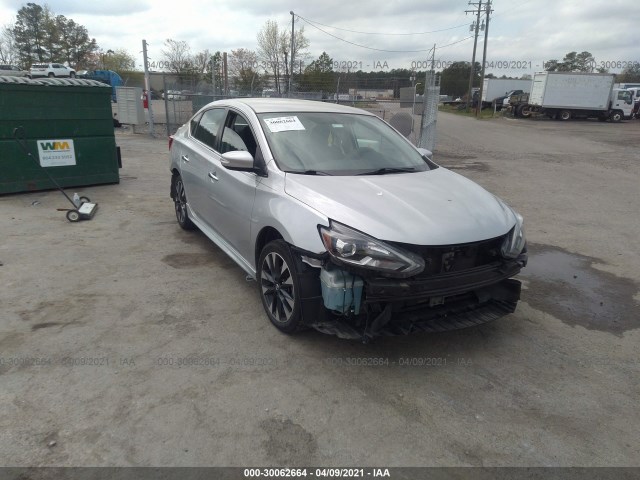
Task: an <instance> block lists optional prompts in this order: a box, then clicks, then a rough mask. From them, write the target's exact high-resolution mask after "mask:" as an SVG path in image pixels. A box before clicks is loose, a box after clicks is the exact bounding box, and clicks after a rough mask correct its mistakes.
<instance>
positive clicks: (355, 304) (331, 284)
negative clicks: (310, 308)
mask: <svg viewBox="0 0 640 480" xmlns="http://www.w3.org/2000/svg"><path fill="white" fill-rule="evenodd" d="M320 284H321V285H322V300H323V302H324V306H325V307H327V308H328V309H329V310H332V311H337V312H340V313H347V312H350V311H351V312H353V313H355V314H356V315H357V314H358V313H360V302H361V300H362V288H363V286H364V281H363V280H362V278H360V277H358V276H356V275H352V274H350V273H349V272H345V271H344V270H340V269H338V268H334V269H331V270H327V269H326V268H323V269H322V271H321V272H320Z"/></svg>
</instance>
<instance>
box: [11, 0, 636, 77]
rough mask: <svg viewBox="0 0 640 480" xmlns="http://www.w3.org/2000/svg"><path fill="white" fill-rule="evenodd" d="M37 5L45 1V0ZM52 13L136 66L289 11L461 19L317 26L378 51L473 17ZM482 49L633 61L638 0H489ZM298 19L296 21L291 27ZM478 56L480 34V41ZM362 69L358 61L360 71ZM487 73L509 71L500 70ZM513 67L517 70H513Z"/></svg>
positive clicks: (460, 47) (462, 0)
mask: <svg viewBox="0 0 640 480" xmlns="http://www.w3.org/2000/svg"><path fill="white" fill-rule="evenodd" d="M23 3H24V2H20V1H17V0H0V18H2V19H5V20H4V22H3V23H8V22H12V21H13V20H12V17H14V16H15V14H16V12H17V10H18V9H19V8H20V6H22V5H23ZM43 3H44V2H43ZM47 4H48V5H49V6H50V7H51V9H52V10H53V11H54V12H55V13H57V14H63V15H65V16H67V17H70V18H73V19H74V20H75V21H77V22H79V23H81V24H83V25H85V26H86V27H87V28H88V30H89V33H90V35H91V36H93V37H95V38H96V40H97V41H98V44H99V45H100V46H101V47H102V48H104V49H109V48H111V49H115V48H125V49H127V50H128V51H129V52H131V53H132V54H133V55H134V56H136V57H137V58H138V64H141V63H142V56H141V54H140V51H141V49H142V47H141V42H142V39H143V38H144V39H146V40H147V41H148V42H149V44H150V48H149V54H150V56H151V57H152V58H153V59H156V60H160V59H161V57H162V53H161V51H162V46H163V42H164V40H165V39H167V38H173V39H176V40H185V41H187V42H188V43H189V44H190V46H191V49H192V51H193V52H197V51H201V50H203V49H205V48H208V49H209V50H212V51H216V50H220V51H230V50H231V49H235V48H239V47H244V48H249V49H255V48H256V33H257V32H258V31H259V29H260V28H261V27H262V25H263V24H264V22H265V21H266V20H268V19H273V20H276V21H277V22H279V23H280V24H281V25H282V26H283V27H284V28H289V26H290V22H291V16H290V14H289V11H290V10H292V9H293V10H294V11H295V13H296V14H298V15H301V16H303V17H305V18H307V19H310V20H313V21H316V22H320V23H323V24H326V25H332V26H335V27H341V28H344V29H349V30H357V31H364V32H380V33H384V32H386V33H409V32H424V31H430V30H438V29H443V28H448V27H452V26H456V25H461V24H465V26H462V27H460V28H457V29H452V30H447V31H442V32H436V33H432V34H429V35H411V36H408V35H405V36H387V35H363V34H358V33H352V32H347V31H343V30H336V29H331V28H328V27H323V26H319V27H320V28H321V29H323V30H325V31H326V32H329V33H332V34H333V35H335V36H337V37H340V38H342V39H344V40H347V41H349V42H353V43H358V44H362V45H366V46H368V47H372V48H378V49H382V50H404V51H407V50H421V49H429V48H431V46H432V45H433V44H434V43H436V44H437V45H446V44H448V43H452V42H455V41H458V40H460V39H463V38H465V37H466V36H468V35H469V29H468V27H467V26H466V25H467V24H469V23H470V22H471V21H472V19H473V15H465V13H464V11H465V10H467V9H469V8H470V6H469V5H468V4H467V2H466V0H454V1H446V2H445V1H443V0H404V1H400V0H370V1H366V2H365V1H359V2H345V1H343V0H340V1H338V0H323V1H322V2H309V3H306V4H296V5H292V2H291V1H290V0H287V1H285V0H263V1H260V2H257V1H255V0H233V1H232V0H218V1H216V2H211V1H208V0H207V1H205V0H183V1H182V2H173V3H161V2H151V1H150V0H147V1H132V0H112V1H109V2H106V1H105V2H103V1H100V2H98V1H95V2H94V1H86V2H76V1H72V0H48V1H47ZM493 7H494V13H493V16H492V20H491V23H490V30H489V44H488V52H489V55H488V57H489V59H490V60H494V61H497V60H516V61H527V62H528V61H530V62H532V67H531V69H532V70H536V69H539V67H538V68H536V67H535V64H536V63H539V62H540V61H542V60H548V59H552V58H555V59H562V57H563V56H564V55H565V54H566V53H567V52H570V51H573V50H576V51H578V52H581V51H583V50H587V51H589V52H591V53H593V55H594V56H595V57H596V59H597V60H603V61H606V60H609V61H610V60H627V61H628V60H631V61H640V51H639V50H638V45H640V30H639V29H638V17H639V14H638V13H633V12H636V11H638V8H637V2H636V0H609V1H608V2H584V1H581V0H562V1H558V0H494V2H493ZM303 25H305V23H304V22H303V21H302V20H297V22H296V28H300V27H301V26H303ZM305 33H306V35H307V37H308V38H309V39H310V41H311V47H310V53H311V57H312V58H317V56H318V55H319V54H320V53H322V51H326V52H327V53H329V55H330V56H331V57H333V58H334V59H335V60H352V61H354V60H355V61H358V62H360V61H362V62H363V64H364V65H368V64H371V62H373V61H377V62H383V61H386V62H387V63H388V64H389V65H390V66H391V67H395V68H410V65H411V62H412V61H416V60H421V61H422V60H426V59H427V54H426V52H424V53H391V52H379V51H374V50H370V49H365V48H360V47H357V46H354V45H351V44H349V43H346V42H343V41H340V40H338V39H336V38H333V37H331V36H329V35H327V34H326V33H323V32H321V31H320V30H318V29H317V28H315V27H312V26H310V25H305ZM472 45H473V44H472V41H469V40H467V41H465V42H462V43H460V44H457V45H453V46H450V47H447V48H443V49H441V48H438V49H437V50H436V58H438V59H447V60H466V61H469V60H470V57H471V49H472ZM478 53H479V55H478V57H479V58H480V57H481V54H482V41H480V42H479V44H478ZM365 69H366V68H365ZM495 73H499V74H502V73H512V74H513V72H508V71H500V72H495ZM516 73H518V74H520V73H525V72H524V71H522V72H520V71H518V72H516Z"/></svg>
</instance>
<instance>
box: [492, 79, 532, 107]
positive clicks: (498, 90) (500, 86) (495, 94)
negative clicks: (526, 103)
mask: <svg viewBox="0 0 640 480" xmlns="http://www.w3.org/2000/svg"><path fill="white" fill-rule="evenodd" d="M530 88H531V80H520V79H511V78H485V79H484V83H483V84H482V103H489V104H490V103H493V101H494V100H495V99H496V98H500V97H501V98H502V100H504V97H505V96H506V95H507V94H508V93H509V92H513V91H516V90H522V91H521V92H518V93H523V92H524V93H528V92H530V91H531V90H530ZM500 105H502V101H501V102H500Z"/></svg>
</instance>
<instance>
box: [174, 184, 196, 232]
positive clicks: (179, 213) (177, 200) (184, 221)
mask: <svg viewBox="0 0 640 480" xmlns="http://www.w3.org/2000/svg"><path fill="white" fill-rule="evenodd" d="M173 203H174V205H175V209H176V220H178V225H180V227H181V228H182V229H183V230H194V229H195V228H196V226H195V225H194V223H193V222H192V221H191V219H190V218H189V209H188V207H187V192H186V191H185V189H184V183H183V182H182V177H181V176H180V175H175V176H174V177H173Z"/></svg>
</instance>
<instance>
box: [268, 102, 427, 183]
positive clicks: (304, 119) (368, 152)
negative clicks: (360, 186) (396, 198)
mask: <svg viewBox="0 0 640 480" xmlns="http://www.w3.org/2000/svg"><path fill="white" fill-rule="evenodd" d="M258 118H259V119H260V122H261V124H262V129H263V130H264V133H265V135H266V137H267V141H268V142H269V146H270V148H271V151H272V152H273V155H274V158H275V160H276V163H277V164H278V167H279V168H280V169H281V170H284V171H286V172H292V173H306V174H318V175H323V174H324V175H367V174H372V175H374V174H375V175H381V174H386V173H407V172H422V171H425V170H429V165H428V164H427V163H426V161H425V159H424V158H423V157H422V156H421V155H420V154H419V153H418V152H417V151H416V150H415V149H414V148H413V147H412V146H411V145H410V144H409V143H408V142H407V141H406V140H405V139H404V138H403V137H402V136H401V135H399V134H398V133H397V132H396V131H395V130H393V129H392V128H391V127H389V126H388V125H387V124H386V123H385V122H383V121H382V120H380V119H379V118H378V117H375V116H369V115H357V114H345V113H342V114H341V113H329V112H322V113H317V112H314V113H311V112H298V113H290V112H287V113H263V114H259V115H258Z"/></svg>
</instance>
